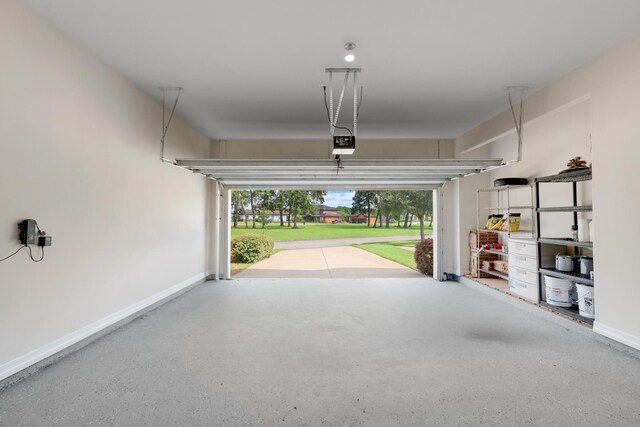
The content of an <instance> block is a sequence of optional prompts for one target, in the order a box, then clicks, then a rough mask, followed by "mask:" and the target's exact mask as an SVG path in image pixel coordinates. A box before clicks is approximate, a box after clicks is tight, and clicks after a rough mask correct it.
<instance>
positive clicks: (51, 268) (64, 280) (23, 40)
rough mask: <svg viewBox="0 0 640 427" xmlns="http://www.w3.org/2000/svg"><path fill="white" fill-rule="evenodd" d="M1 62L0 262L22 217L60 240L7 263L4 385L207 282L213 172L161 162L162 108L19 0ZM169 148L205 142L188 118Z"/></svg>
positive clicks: (195, 152) (176, 125) (0, 22)
mask: <svg viewBox="0 0 640 427" xmlns="http://www.w3.org/2000/svg"><path fill="white" fill-rule="evenodd" d="M0 64H1V65H0V93H1V94H2V96H1V97H0V99H2V101H1V102H0V129H1V130H2V131H1V132H0V159H2V167H0V258H2V257H4V256H6V255H8V254H10V253H11V252H12V251H13V250H14V249H16V248H17V247H18V246H19V243H18V240H17V234H18V233H17V227H16V224H17V222H18V221H20V220H21V219H24V218H33V219H36V220H37V221H38V223H39V224H40V226H41V227H42V228H44V229H45V230H47V232H49V233H50V234H51V235H52V236H53V246H51V247H50V248H47V251H46V257H45V259H44V261H43V262H41V263H39V264H36V263H33V262H31V261H30V260H29V258H28V256H27V253H26V252H25V251H24V250H23V252H21V253H19V254H18V255H17V256H15V257H13V258H11V259H9V260H7V261H4V262H2V263H0V342H1V343H2V345H0V379H2V378H3V377H5V376H7V375H10V374H11V373H13V371H15V369H16V367H20V366H22V367H24V363H28V362H29V361H31V362H33V361H36V360H37V359H38V357H41V356H43V355H47V354H46V352H47V351H48V350H50V349H52V348H53V346H55V345H58V344H64V343H65V342H68V341H69V340H72V339H73V338H74V337H76V338H77V337H79V336H80V335H82V334H80V335H77V334H76V335H73V333H74V332H78V331H80V332H82V331H84V332H87V331H88V329H87V328H89V329H90V327H92V326H98V325H100V324H101V323H100V321H101V319H105V318H107V317H108V316H110V315H113V314H114V313H120V314H122V313H124V312H125V311H126V308H127V307H132V306H134V305H135V304H138V303H140V302H144V301H146V302H150V301H151V300H152V299H153V296H157V295H159V294H160V295H163V294H162V293H163V292H165V293H166V291H167V290H168V289H170V290H171V288H172V287H174V288H173V289H172V290H175V289H176V288H175V286H177V285H180V286H181V285H187V284H189V283H192V282H196V281H197V280H198V279H200V278H202V277H204V274H205V262H206V236H205V229H206V211H207V207H206V182H205V179H204V178H202V177H200V176H197V175H193V174H191V173H189V172H186V171H184V170H181V169H179V168H175V167H172V166H170V165H167V164H163V163H161V162H160V161H159V159H158V156H159V142H158V140H159V133H160V114H161V109H160V106H159V104H158V103H157V102H156V101H155V100H153V99H152V98H151V97H149V96H148V95H146V94H145V93H143V92H142V91H141V90H139V89H138V88H136V87H135V86H134V85H133V84H132V83H131V82H129V81H128V80H126V79H125V78H123V77H122V76H120V75H119V74H118V73H116V72H115V71H114V70H113V69H111V68H110V67H108V66H106V65H105V64H103V63H101V62H100V61H99V60H98V59H96V58H95V57H93V56H92V55H91V54H89V53H87V52H86V51H84V50H83V49H82V48H80V47H78V46H76V45H75V44H73V43H71V42H70V41H69V40H68V39H67V38H66V37H64V36H63V35H62V34H61V33H59V32H58V31H56V30H54V29H53V28H51V27H50V26H49V25H48V24H46V23H45V22H43V21H42V20H40V19H39V18H38V17H36V16H35V15H34V14H33V13H32V12H31V11H29V10H28V9H27V8H26V7H25V6H23V5H21V4H19V3H18V2H16V1H14V0H4V1H3V2H2V12H1V13H0ZM167 144H168V150H167V157H170V158H173V157H176V156H180V157H206V156H207V154H208V150H209V141H208V139H207V138H206V137H204V136H203V135H201V134H200V133H198V132H196V131H195V130H194V129H192V128H191V127H189V126H188V125H186V124H185V123H184V122H183V121H181V120H180V119H179V118H178V119H175V118H174V121H173V123H172V128H171V130H170V131H169V135H168V137H167ZM34 252H35V255H36V256H39V253H40V251H39V249H38V248H34ZM123 310H125V311H123ZM111 320H114V318H111ZM83 328H84V329H83ZM69 334H72V335H69ZM65 340H66V341H65ZM48 346H49V347H48Z"/></svg>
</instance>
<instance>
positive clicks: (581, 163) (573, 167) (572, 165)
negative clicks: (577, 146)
mask: <svg viewBox="0 0 640 427" xmlns="http://www.w3.org/2000/svg"><path fill="white" fill-rule="evenodd" d="M567 166H568V167H569V168H568V169H565V170H562V171H560V173H568V172H574V171H579V170H583V169H590V168H591V167H590V166H587V162H586V160H582V157H581V156H577V157H574V158H573V159H571V160H569V162H568V163H567Z"/></svg>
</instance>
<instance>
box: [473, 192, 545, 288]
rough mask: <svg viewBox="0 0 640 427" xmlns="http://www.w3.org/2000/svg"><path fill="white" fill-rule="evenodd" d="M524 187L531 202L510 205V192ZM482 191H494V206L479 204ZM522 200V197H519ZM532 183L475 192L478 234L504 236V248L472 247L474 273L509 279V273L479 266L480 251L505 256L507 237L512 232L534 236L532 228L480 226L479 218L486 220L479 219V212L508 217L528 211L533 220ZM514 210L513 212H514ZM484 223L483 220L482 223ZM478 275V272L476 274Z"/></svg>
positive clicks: (506, 253)
mask: <svg viewBox="0 0 640 427" xmlns="http://www.w3.org/2000/svg"><path fill="white" fill-rule="evenodd" d="M524 189H528V190H529V199H530V200H531V204H529V205H520V204H518V205H511V199H512V194H511V193H512V192H513V191H521V190H524ZM483 193H495V194H496V199H497V200H496V203H497V205H496V206H480V205H481V201H480V199H481V195H482V194H483ZM519 200H520V201H521V202H522V199H519ZM533 202H534V201H533V185H531V184H527V185H504V186H500V187H494V188H487V189H480V190H478V192H477V197H476V230H477V231H478V234H480V233H481V232H484V233H487V232H488V233H497V234H498V235H499V236H504V238H505V239H504V241H502V244H503V247H504V248H505V249H504V250H502V251H500V250H495V249H482V250H479V249H478V248H475V249H473V253H472V256H474V257H476V260H477V263H476V265H477V266H478V270H477V272H476V273H480V272H483V273H487V274H491V275H492V276H495V277H498V278H500V279H504V280H509V275H508V274H507V273H502V272H500V271H496V270H487V269H483V268H481V267H480V255H481V254H482V253H489V254H494V255H498V256H501V257H505V258H506V257H507V256H508V255H509V253H508V252H507V250H506V248H507V246H508V239H509V237H510V236H511V235H512V234H517V235H518V236H527V235H528V236H530V237H533V236H534V230H533V229H518V231H510V230H509V224H507V231H502V230H488V229H486V228H481V227H480V224H481V220H486V219H484V218H483V219H481V218H480V213H483V215H484V214H486V212H489V211H491V212H495V213H499V214H506V215H507V216H508V217H509V218H510V217H511V214H512V213H516V212H518V213H522V211H529V212H530V215H531V221H532V222H533V220H534V205H533ZM514 211H515V212H514ZM482 224H484V222H483V223H482ZM501 239H502V238H501ZM478 276H479V274H478Z"/></svg>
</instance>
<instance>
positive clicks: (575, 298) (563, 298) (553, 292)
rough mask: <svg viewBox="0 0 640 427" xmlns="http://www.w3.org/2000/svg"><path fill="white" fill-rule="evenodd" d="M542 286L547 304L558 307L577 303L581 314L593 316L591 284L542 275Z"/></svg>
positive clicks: (591, 317)
mask: <svg viewBox="0 0 640 427" xmlns="http://www.w3.org/2000/svg"><path fill="white" fill-rule="evenodd" d="M544 286H545V291H546V295H547V304H551V305H555V306H558V307H571V306H572V305H577V306H578V309H579V311H580V315H581V316H583V317H588V318H590V319H593V318H594V317H595V312H594V306H593V286H588V285H583V284H581V283H573V282H572V281H570V280H567V279H558V278H557V277H553V276H544Z"/></svg>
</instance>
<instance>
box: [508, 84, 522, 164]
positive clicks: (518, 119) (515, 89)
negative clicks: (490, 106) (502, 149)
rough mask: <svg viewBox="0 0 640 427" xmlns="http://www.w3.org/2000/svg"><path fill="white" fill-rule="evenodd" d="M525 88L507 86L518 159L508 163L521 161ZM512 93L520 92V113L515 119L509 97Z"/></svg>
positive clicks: (514, 112) (511, 101)
mask: <svg viewBox="0 0 640 427" xmlns="http://www.w3.org/2000/svg"><path fill="white" fill-rule="evenodd" d="M526 89H527V88H526V87H525V86H508V87H507V92H508V97H509V107H510V108H511V115H512V117H513V124H514V125H515V128H516V133H517V135H518V158H517V159H516V160H515V161H511V162H508V164H510V163H518V162H520V161H521V160H522V115H523V108H522V107H523V101H524V91H525V90H526ZM512 92H520V111H519V114H518V117H516V111H515V109H514V107H513V99H512V97H511V93H512Z"/></svg>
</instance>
